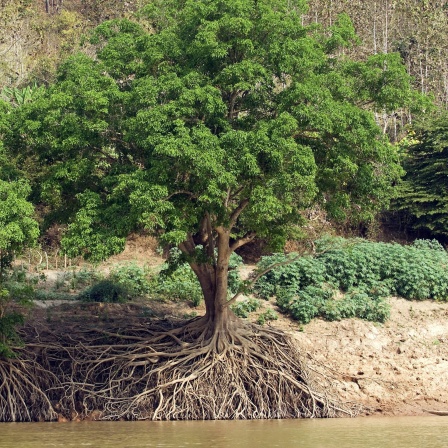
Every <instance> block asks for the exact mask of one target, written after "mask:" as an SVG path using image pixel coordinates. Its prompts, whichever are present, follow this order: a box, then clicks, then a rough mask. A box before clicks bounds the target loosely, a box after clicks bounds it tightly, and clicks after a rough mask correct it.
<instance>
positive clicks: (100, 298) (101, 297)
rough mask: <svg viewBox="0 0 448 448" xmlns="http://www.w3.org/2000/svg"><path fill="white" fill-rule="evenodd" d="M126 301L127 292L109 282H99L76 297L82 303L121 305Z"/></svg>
mask: <svg viewBox="0 0 448 448" xmlns="http://www.w3.org/2000/svg"><path fill="white" fill-rule="evenodd" d="M128 299H129V293H128V291H127V290H126V289H125V288H124V287H123V286H122V285H120V284H118V283H115V282H113V281H111V280H101V281H100V282H98V283H95V284H94V285H93V286H91V287H90V288H87V289H86V290H84V291H83V292H81V293H80V294H79V295H78V300H81V301H83V302H104V303H122V302H126V300H128Z"/></svg>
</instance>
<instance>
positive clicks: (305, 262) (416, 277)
mask: <svg viewBox="0 0 448 448" xmlns="http://www.w3.org/2000/svg"><path fill="white" fill-rule="evenodd" d="M316 248H317V250H318V255H316V256H315V257H311V256H304V257H300V258H298V259H297V260H296V261H294V262H292V263H290V264H286V265H283V266H278V267H276V268H274V269H273V270H272V271H270V272H269V273H267V274H266V275H264V276H263V277H261V278H260V279H259V280H258V282H257V284H256V286H255V290H256V293H257V294H258V295H259V296H260V297H262V298H267V297H270V296H275V297H276V299H277V303H278V305H279V307H280V309H281V310H282V311H283V312H285V313H287V314H289V315H291V316H292V317H293V318H294V319H297V320H298V321H300V322H302V323H307V322H309V321H310V320H311V319H313V318H314V317H321V318H324V319H327V320H339V319H343V318H347V317H359V318H361V319H366V320H372V321H378V322H384V321H385V320H386V319H387V318H388V317H389V313H390V310H389V305H388V302H387V300H386V299H387V297H389V296H392V295H399V296H401V297H404V298H406V299H413V300H423V299H435V300H444V301H446V300H448V270H447V267H448V254H447V252H446V251H445V250H444V248H443V247H442V246H441V245H440V244H439V243H438V242H437V241H426V240H417V241H415V243H414V244H412V245H409V246H403V245H399V244H393V243H373V242H369V241H365V240H361V239H354V240H344V239H342V238H335V239H325V240H321V241H318V242H316ZM319 252H320V253H319ZM286 260H287V258H286V256H285V255H283V254H280V255H279V254H276V255H273V256H270V257H264V258H263V259H262V260H261V262H260V264H259V268H260V269H265V268H266V267H267V266H271V265H275V264H281V263H282V262H284V261H286Z"/></svg>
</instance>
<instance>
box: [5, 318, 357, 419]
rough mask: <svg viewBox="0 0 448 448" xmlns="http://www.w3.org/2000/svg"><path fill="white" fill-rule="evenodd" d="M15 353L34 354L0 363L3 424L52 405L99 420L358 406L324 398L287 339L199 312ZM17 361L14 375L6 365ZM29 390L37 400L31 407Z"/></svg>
mask: <svg viewBox="0 0 448 448" xmlns="http://www.w3.org/2000/svg"><path fill="white" fill-rule="evenodd" d="M41 339H42V338H41ZM34 340H35V341H36V338H35V337H34ZM88 341H89V342H88ZM92 341H94V342H93V343H92ZM22 357H23V358H24V359H26V358H31V357H34V358H33V360H30V361H18V360H17V361H10V363H7V362H6V361H5V362H2V363H1V364H0V381H2V385H1V391H0V399H1V402H0V406H1V408H0V419H1V420H3V421H12V420H36V416H38V419H42V420H51V419H54V418H55V411H54V410H53V409H52V407H51V404H50V402H51V403H53V405H54V408H56V409H57V410H58V412H59V413H60V414H62V415H64V416H65V417H66V418H74V417H79V418H86V417H88V416H89V415H91V414H92V413H93V412H96V413H97V414H98V416H99V417H100V418H101V419H104V420H116V419H126V420H140V419H152V420H176V419H179V420H180V419H182V420H184V419H189V420H197V419H260V418H301V417H336V416H342V415H348V416H353V415H355V413H356V409H355V408H353V407H351V406H349V405H342V404H340V403H337V402H336V401H334V400H333V399H331V398H330V397H329V396H328V395H327V392H328V385H329V381H328V379H327V378H326V377H325V376H324V375H319V376H318V377H317V376H316V374H315V373H313V375H314V376H313V375H311V373H310V372H309V371H307V369H306V368H305V367H304V365H303V362H302V361H301V357H300V354H299V353H298V350H297V348H296V347H295V346H294V344H293V342H292V341H291V340H290V339H289V337H288V336H286V335H285V334H284V333H282V332H280V331H277V330H274V329H271V328H264V327H259V326H257V325H253V324H247V323H244V322H242V321H240V320H230V321H229V322H227V323H226V325H225V327H222V328H221V329H220V330H219V331H216V326H212V325H210V323H209V322H208V321H207V320H206V319H205V318H199V319H196V320H193V321H190V322H188V323H187V324H186V325H184V326H182V327H180V328H177V329H165V330H160V329H159V330H153V331H151V330H147V329H140V328H137V329H132V330H129V329H127V330H126V331H125V332H123V331H119V330H117V329H115V330H113V329H109V330H107V331H99V330H98V331H95V332H94V333H89V334H87V335H86V334H84V335H83V334H82V333H79V334H76V335H67V336H65V337H64V338H63V339H61V340H60V341H59V342H58V343H54V342H53V343H49V342H46V341H45V340H41V341H37V342H34V343H30V344H28V345H27V347H26V349H25V350H23V351H22ZM34 359H35V360H34ZM17 363H21V368H20V372H21V376H14V375H12V374H11V373H10V372H8V371H7V369H8V368H9V369H11V368H13V367H14V366H16V365H17ZM43 372H45V374H44V373H43ZM1 378H2V379H1ZM37 378H45V381H42V380H40V381H37V382H36V379H37ZM55 378H57V379H58V380H57V383H56V381H55ZM31 379H32V381H34V383H33V382H31V383H30V381H31ZM12 385H14V388H13V387H12ZM25 385H26V387H25ZM28 385H29V386H28ZM33 388H34V389H35V396H36V397H38V398H37V399H36V401H35V403H33V406H32V407H31V408H29V401H28V397H29V396H30V393H29V391H32V390H33ZM13 403H14V404H13ZM26 409H28V410H26ZM98 411H99V412H98Z"/></svg>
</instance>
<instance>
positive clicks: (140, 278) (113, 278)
mask: <svg viewBox="0 0 448 448" xmlns="http://www.w3.org/2000/svg"><path fill="white" fill-rule="evenodd" d="M79 275H80V273H78V277H79ZM149 276H150V272H149V271H148V269H146V268H144V267H142V266H139V265H137V264H135V263H128V264H125V265H118V266H115V267H114V268H113V269H112V270H111V271H110V273H109V275H108V277H107V278H105V279H104V278H103V279H98V277H96V282H94V283H93V284H92V285H91V286H90V287H88V288H86V289H85V290H84V291H82V292H81V293H80V294H79V295H78V299H79V300H82V301H84V302H106V303H117V302H126V301H127V300H130V299H133V298H136V297H142V296H145V295H147V294H148V293H149V292H150V291H151V281H150V278H149ZM92 278H93V277H92ZM98 280H99V281H98Z"/></svg>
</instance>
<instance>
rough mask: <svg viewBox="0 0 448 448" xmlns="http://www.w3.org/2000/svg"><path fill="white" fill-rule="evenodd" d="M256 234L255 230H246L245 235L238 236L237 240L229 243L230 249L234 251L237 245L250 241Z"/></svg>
mask: <svg viewBox="0 0 448 448" xmlns="http://www.w3.org/2000/svg"><path fill="white" fill-rule="evenodd" d="M256 236H257V234H256V232H248V233H246V235H244V236H243V237H242V238H239V239H238V240H236V241H234V242H233V243H232V244H231V245H230V251H231V252H234V251H235V250H237V249H238V248H239V247H241V246H244V245H245V244H247V243H249V242H250V241H252V240H253V239H254V238H255V237H256Z"/></svg>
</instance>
